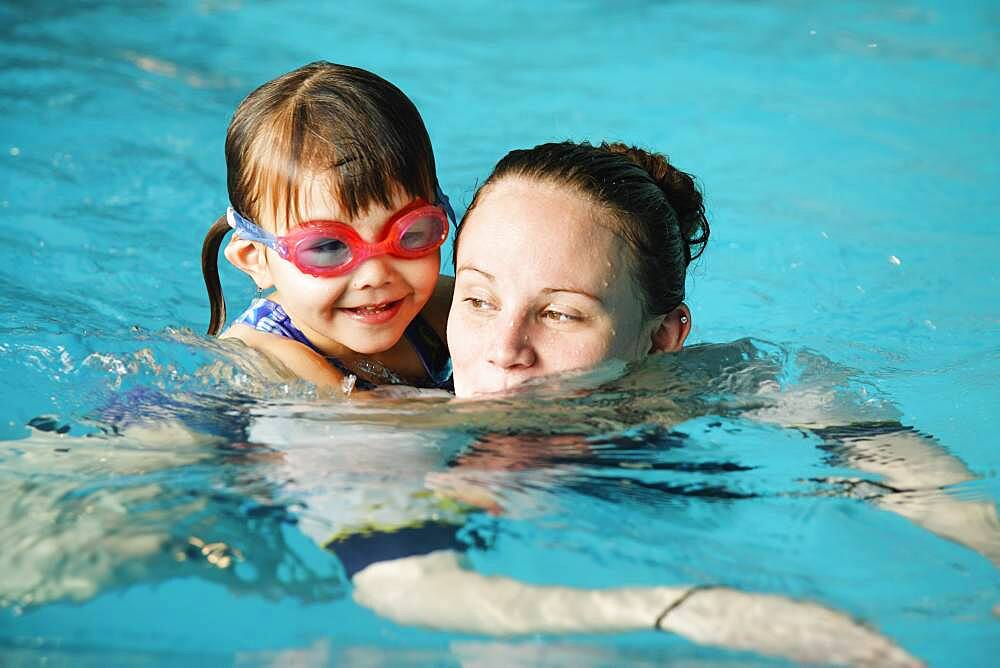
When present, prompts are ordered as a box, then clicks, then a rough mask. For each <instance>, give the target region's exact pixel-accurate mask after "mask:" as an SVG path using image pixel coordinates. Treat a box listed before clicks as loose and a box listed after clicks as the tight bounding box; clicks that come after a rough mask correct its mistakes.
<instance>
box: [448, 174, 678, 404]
mask: <svg viewBox="0 0 1000 668" xmlns="http://www.w3.org/2000/svg"><path fill="white" fill-rule="evenodd" d="M607 215H608V214H607V213H606V212H604V211H603V210H599V209H598V207H596V206H595V205H594V204H593V203H592V202H590V201H589V200H588V199H586V198H585V197H584V196H582V195H580V194H578V193H577V192H576V191H574V190H571V189H569V188H566V187H560V186H556V185H552V184H548V183H542V182H537V181H531V180H527V179H523V178H515V177H509V178H504V179H501V180H500V181H497V182H495V183H493V184H492V185H490V186H489V187H488V189H487V190H486V191H485V192H483V193H481V195H480V197H479V201H478V203H477V204H476V206H475V208H474V209H473V210H472V212H471V213H470V214H469V215H468V217H467V218H466V220H465V222H464V224H463V228H462V236H461V243H459V246H458V256H457V262H456V267H455V279H456V284H455V297H454V301H453V302H452V307H451V313H450V315H449V318H448V342H449V348H450V350H451V355H452V362H453V364H454V369H455V391H456V394H457V395H458V396H469V395H473V394H481V393H490V392H500V391H504V390H506V389H508V388H510V387H513V386H515V385H518V384H520V383H523V382H524V381H526V380H529V379H531V378H536V377H539V376H544V375H548V374H553V373H556V372H560V371H567V370H570V369H585V368H589V367H592V366H594V365H596V364H598V363H600V362H603V361H604V360H608V359H611V358H617V359H622V360H626V361H632V360H638V359H641V358H643V357H645V356H646V355H647V354H648V353H649V352H650V349H651V348H653V347H655V346H654V339H653V336H654V333H655V332H656V331H657V330H658V328H659V327H660V324H661V322H662V321H663V317H662V316H661V317H660V318H647V317H646V316H645V314H644V309H643V306H642V299H641V296H640V293H639V290H638V289H637V286H636V285H635V284H634V281H633V278H632V270H631V268H630V264H629V262H628V257H629V255H628V253H629V251H628V248H627V246H626V245H625V242H624V241H623V240H622V239H621V238H620V237H619V236H618V235H617V234H616V233H615V232H614V231H613V229H612V227H611V226H610V225H609V224H608V223H607V222H606V221H607Z"/></svg>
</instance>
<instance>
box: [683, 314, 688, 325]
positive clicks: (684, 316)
mask: <svg viewBox="0 0 1000 668" xmlns="http://www.w3.org/2000/svg"><path fill="white" fill-rule="evenodd" d="M681 324H682V325H686V324H688V317H687V316H686V315H682V316H681Z"/></svg>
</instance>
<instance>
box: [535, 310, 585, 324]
mask: <svg viewBox="0 0 1000 668" xmlns="http://www.w3.org/2000/svg"><path fill="white" fill-rule="evenodd" d="M542 317H543V318H545V319H546V320H553V321H555V322H576V321H577V320H580V317H579V316H576V315H570V314H569V313H563V312H562V311H553V310H552V309H549V310H547V311H543V312H542Z"/></svg>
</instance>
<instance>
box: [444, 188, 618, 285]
mask: <svg viewBox="0 0 1000 668" xmlns="http://www.w3.org/2000/svg"><path fill="white" fill-rule="evenodd" d="M607 215H608V214H607V213H606V212H605V211H604V210H603V209H600V208H598V207H595V206H594V204H593V202H592V201H591V200H590V199H589V198H587V197H585V196H583V195H581V194H580V193H579V192H578V191H576V190H574V189H572V188H567V187H561V186H558V185H554V184H550V183H545V182H537V181H529V180H526V179H520V178H510V179H504V180H502V181H499V182H497V183H495V184H492V185H491V186H490V188H489V190H488V191H487V192H486V193H484V196H483V197H481V198H480V200H479V201H478V202H477V203H476V206H475V208H474V209H473V211H472V213H470V215H469V217H468V219H467V220H466V222H465V226H466V229H464V230H463V231H462V240H461V243H460V244H459V249H458V267H457V269H458V270H459V271H460V270H461V269H462V267H463V265H467V264H469V263H472V264H475V265H476V268H477V269H480V270H482V271H486V272H488V273H490V274H492V275H495V276H504V275H514V276H517V277H519V278H520V279H521V280H522V281H523V282H531V283H549V282H557V283H565V282H566V281H567V279H568V278H572V279H573V280H574V281H575V282H576V283H579V284H582V285H584V286H586V287H588V288H590V289H593V288H595V287H600V286H601V284H602V283H603V282H605V281H610V280H612V279H613V278H614V276H616V275H617V274H618V273H619V267H620V265H621V262H622V260H623V259H624V254H623V251H624V244H623V241H622V240H621V238H620V237H619V236H618V235H617V234H616V233H615V232H614V231H613V229H612V226H611V225H610V224H608V222H607Z"/></svg>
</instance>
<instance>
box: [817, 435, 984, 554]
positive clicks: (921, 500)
mask: <svg viewBox="0 0 1000 668" xmlns="http://www.w3.org/2000/svg"><path fill="white" fill-rule="evenodd" d="M855 431H856V430H855ZM829 432H830V430H820V432H819V433H820V435H821V436H824V435H827V434H829ZM834 442H835V443H837V445H838V447H839V449H840V451H841V454H842V456H843V457H844V459H845V460H846V462H845V463H846V464H847V465H848V466H850V467H852V468H856V469H859V470H862V471H866V472H868V473H874V474H877V475H879V476H880V477H881V482H882V483H883V484H884V486H885V487H886V488H888V490H889V491H888V493H886V494H884V495H880V496H877V497H874V498H873V499H872V502H873V503H874V504H876V505H877V506H879V507H881V508H884V509H885V510H889V511H891V512H894V513H896V514H898V515H901V516H903V517H905V518H907V519H908V520H910V521H912V522H915V523H916V524H919V525H920V526H922V527H923V528H925V529H927V530H928V531H931V532H933V533H935V534H937V535H939V536H941V537H942V538H947V539H949V540H953V541H955V542H957V543H960V544H962V545H965V546H966V547H969V548H971V549H973V550H975V551H977V552H979V553H980V554H982V555H983V556H985V557H986V558H987V559H989V560H990V561H992V562H993V563H994V564H995V565H996V566H997V567H1000V517H998V516H997V508H996V505H995V504H994V502H993V501H992V500H989V499H970V498H965V499H963V498H960V497H958V496H956V495H955V494H954V493H952V492H951V491H949V490H948V489H947V487H949V486H951V485H956V484H958V483H962V482H968V481H970V480H975V479H976V476H975V474H973V473H972V472H971V471H970V470H969V469H968V468H967V467H966V466H965V464H964V463H962V461H961V460H959V459H958V458H957V457H954V456H953V455H951V454H949V453H948V452H947V451H946V450H945V449H944V448H943V447H942V446H941V445H940V444H939V443H938V442H937V441H935V440H934V439H932V438H930V437H928V436H924V435H923V434H920V433H919V432H917V431H915V430H912V429H905V428H901V429H899V430H896V431H890V432H887V433H877V432H876V433H872V434H868V435H865V434H853V435H843V436H840V437H838V438H836V439H835V441H834Z"/></svg>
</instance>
